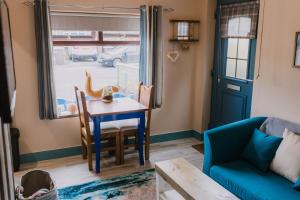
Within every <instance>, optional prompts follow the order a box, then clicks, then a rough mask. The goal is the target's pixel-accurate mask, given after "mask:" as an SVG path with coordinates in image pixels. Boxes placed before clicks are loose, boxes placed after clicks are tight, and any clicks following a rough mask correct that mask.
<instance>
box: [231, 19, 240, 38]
mask: <svg viewBox="0 0 300 200" xmlns="http://www.w3.org/2000/svg"><path fill="white" fill-rule="evenodd" d="M239 22H240V18H239V17H236V18H232V19H230V20H229V21H228V35H239V24H240V23H239Z"/></svg>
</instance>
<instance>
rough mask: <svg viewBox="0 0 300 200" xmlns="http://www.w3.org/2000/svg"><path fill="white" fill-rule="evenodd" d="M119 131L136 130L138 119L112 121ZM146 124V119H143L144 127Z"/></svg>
mask: <svg viewBox="0 0 300 200" xmlns="http://www.w3.org/2000/svg"><path fill="white" fill-rule="evenodd" d="M114 123H115V125H116V126H117V127H118V128H119V129H120V131H127V130H137V129H138V126H139V120H138V119H126V120H118V121H115V122H114ZM146 126H147V119H146V120H145V127H146Z"/></svg>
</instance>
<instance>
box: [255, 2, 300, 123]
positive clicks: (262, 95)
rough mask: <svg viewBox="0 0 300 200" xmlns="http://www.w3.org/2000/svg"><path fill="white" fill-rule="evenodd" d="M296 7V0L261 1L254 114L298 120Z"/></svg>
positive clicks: (299, 28) (299, 79)
mask: <svg viewBox="0 0 300 200" xmlns="http://www.w3.org/2000/svg"><path fill="white" fill-rule="evenodd" d="M264 2H265V10H264V11H263V3H264ZM299 8H300V1H299V0H289V1H282V0H272V1H269V0H262V2H261V12H260V23H259V34H258V45H257V51H256V55H257V56H256V58H257V59H256V75H257V73H258V68H259V57H260V56H259V55H260V54H261V59H260V63H261V70H260V74H261V75H260V77H259V78H258V79H257V80H255V82H254V92H253V101H252V115H253V116H258V115H263V116H275V117H280V118H284V119H287V120H291V121H294V122H297V123H300V104H299V102H300V90H299V86H300V68H298V69H297V68H293V62H294V53H295V34H296V32H297V31H300V20H299V17H300V12H299ZM263 14H264V20H263ZM262 25H263V34H261V31H262ZM261 40H262V45H261V51H260V44H261V42H260V41H261Z"/></svg>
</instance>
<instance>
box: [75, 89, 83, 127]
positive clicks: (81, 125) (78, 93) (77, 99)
mask: <svg viewBox="0 0 300 200" xmlns="http://www.w3.org/2000/svg"><path fill="white" fill-rule="evenodd" d="M74 90H75V97H76V104H77V111H78V116H79V122H80V127H83V126H84V123H83V122H81V118H80V116H81V111H80V107H81V105H80V102H79V98H78V96H80V91H79V89H78V87H77V86H75V87H74Z"/></svg>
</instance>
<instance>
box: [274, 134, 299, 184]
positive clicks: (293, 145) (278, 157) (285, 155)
mask: <svg viewBox="0 0 300 200" xmlns="http://www.w3.org/2000/svg"><path fill="white" fill-rule="evenodd" d="M270 168H271V170H272V171H274V172H276V173H277V174H279V175H281V176H283V177H285V178H287V179H288V180H290V181H291V182H293V183H296V181H297V179H298V178H299V177H300V135H296V134H295V133H293V132H292V131H290V130H288V129H285V131H284V134H283V140H282V142H281V144H280V145H279V147H278V149H277V151H276V153H275V157H274V159H273V161H272V162H271V166H270Z"/></svg>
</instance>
